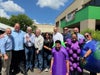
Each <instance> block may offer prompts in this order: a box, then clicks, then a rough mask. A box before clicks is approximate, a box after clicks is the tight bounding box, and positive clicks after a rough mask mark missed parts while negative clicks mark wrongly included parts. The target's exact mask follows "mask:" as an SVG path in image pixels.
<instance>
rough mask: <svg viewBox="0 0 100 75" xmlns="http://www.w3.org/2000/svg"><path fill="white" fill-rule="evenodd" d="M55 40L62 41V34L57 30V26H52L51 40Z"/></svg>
mask: <svg viewBox="0 0 100 75" xmlns="http://www.w3.org/2000/svg"><path fill="white" fill-rule="evenodd" d="M56 40H60V41H61V42H63V35H62V34H61V33H59V32H58V28H57V27H54V34H53V41H54V43H55V41H56Z"/></svg>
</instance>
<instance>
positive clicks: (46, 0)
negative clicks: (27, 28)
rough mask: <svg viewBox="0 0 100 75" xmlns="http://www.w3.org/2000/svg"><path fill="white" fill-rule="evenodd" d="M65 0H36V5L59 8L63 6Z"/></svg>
mask: <svg viewBox="0 0 100 75" xmlns="http://www.w3.org/2000/svg"><path fill="white" fill-rule="evenodd" d="M65 2H67V0H38V2H37V5H39V6H40V7H41V8H43V7H50V8H52V9H59V8H60V6H64V4H65Z"/></svg>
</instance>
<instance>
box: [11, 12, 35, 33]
mask: <svg viewBox="0 0 100 75" xmlns="http://www.w3.org/2000/svg"><path fill="white" fill-rule="evenodd" d="M9 22H10V26H14V24H15V23H19V24H20V26H21V30H23V31H26V28H27V27H28V26H32V24H33V23H34V22H33V21H32V19H30V18H29V17H28V16H26V15H25V14H19V15H12V16H11V18H10V19H9Z"/></svg>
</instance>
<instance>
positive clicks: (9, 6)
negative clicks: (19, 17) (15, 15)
mask: <svg viewBox="0 0 100 75" xmlns="http://www.w3.org/2000/svg"><path fill="white" fill-rule="evenodd" d="M1 1H2V0H1ZM0 6H1V7H2V8H3V9H4V10H5V11H7V12H22V13H24V12H25V10H24V9H23V8H22V7H20V6H19V5H18V4H16V3H14V2H13V1H10V0H8V1H5V2H1V3H0Z"/></svg>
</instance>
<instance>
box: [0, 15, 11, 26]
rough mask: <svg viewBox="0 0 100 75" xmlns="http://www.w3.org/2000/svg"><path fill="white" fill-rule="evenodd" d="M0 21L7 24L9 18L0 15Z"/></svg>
mask: <svg viewBox="0 0 100 75" xmlns="http://www.w3.org/2000/svg"><path fill="white" fill-rule="evenodd" d="M0 23H4V24H7V25H9V19H7V18H4V17H0Z"/></svg>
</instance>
